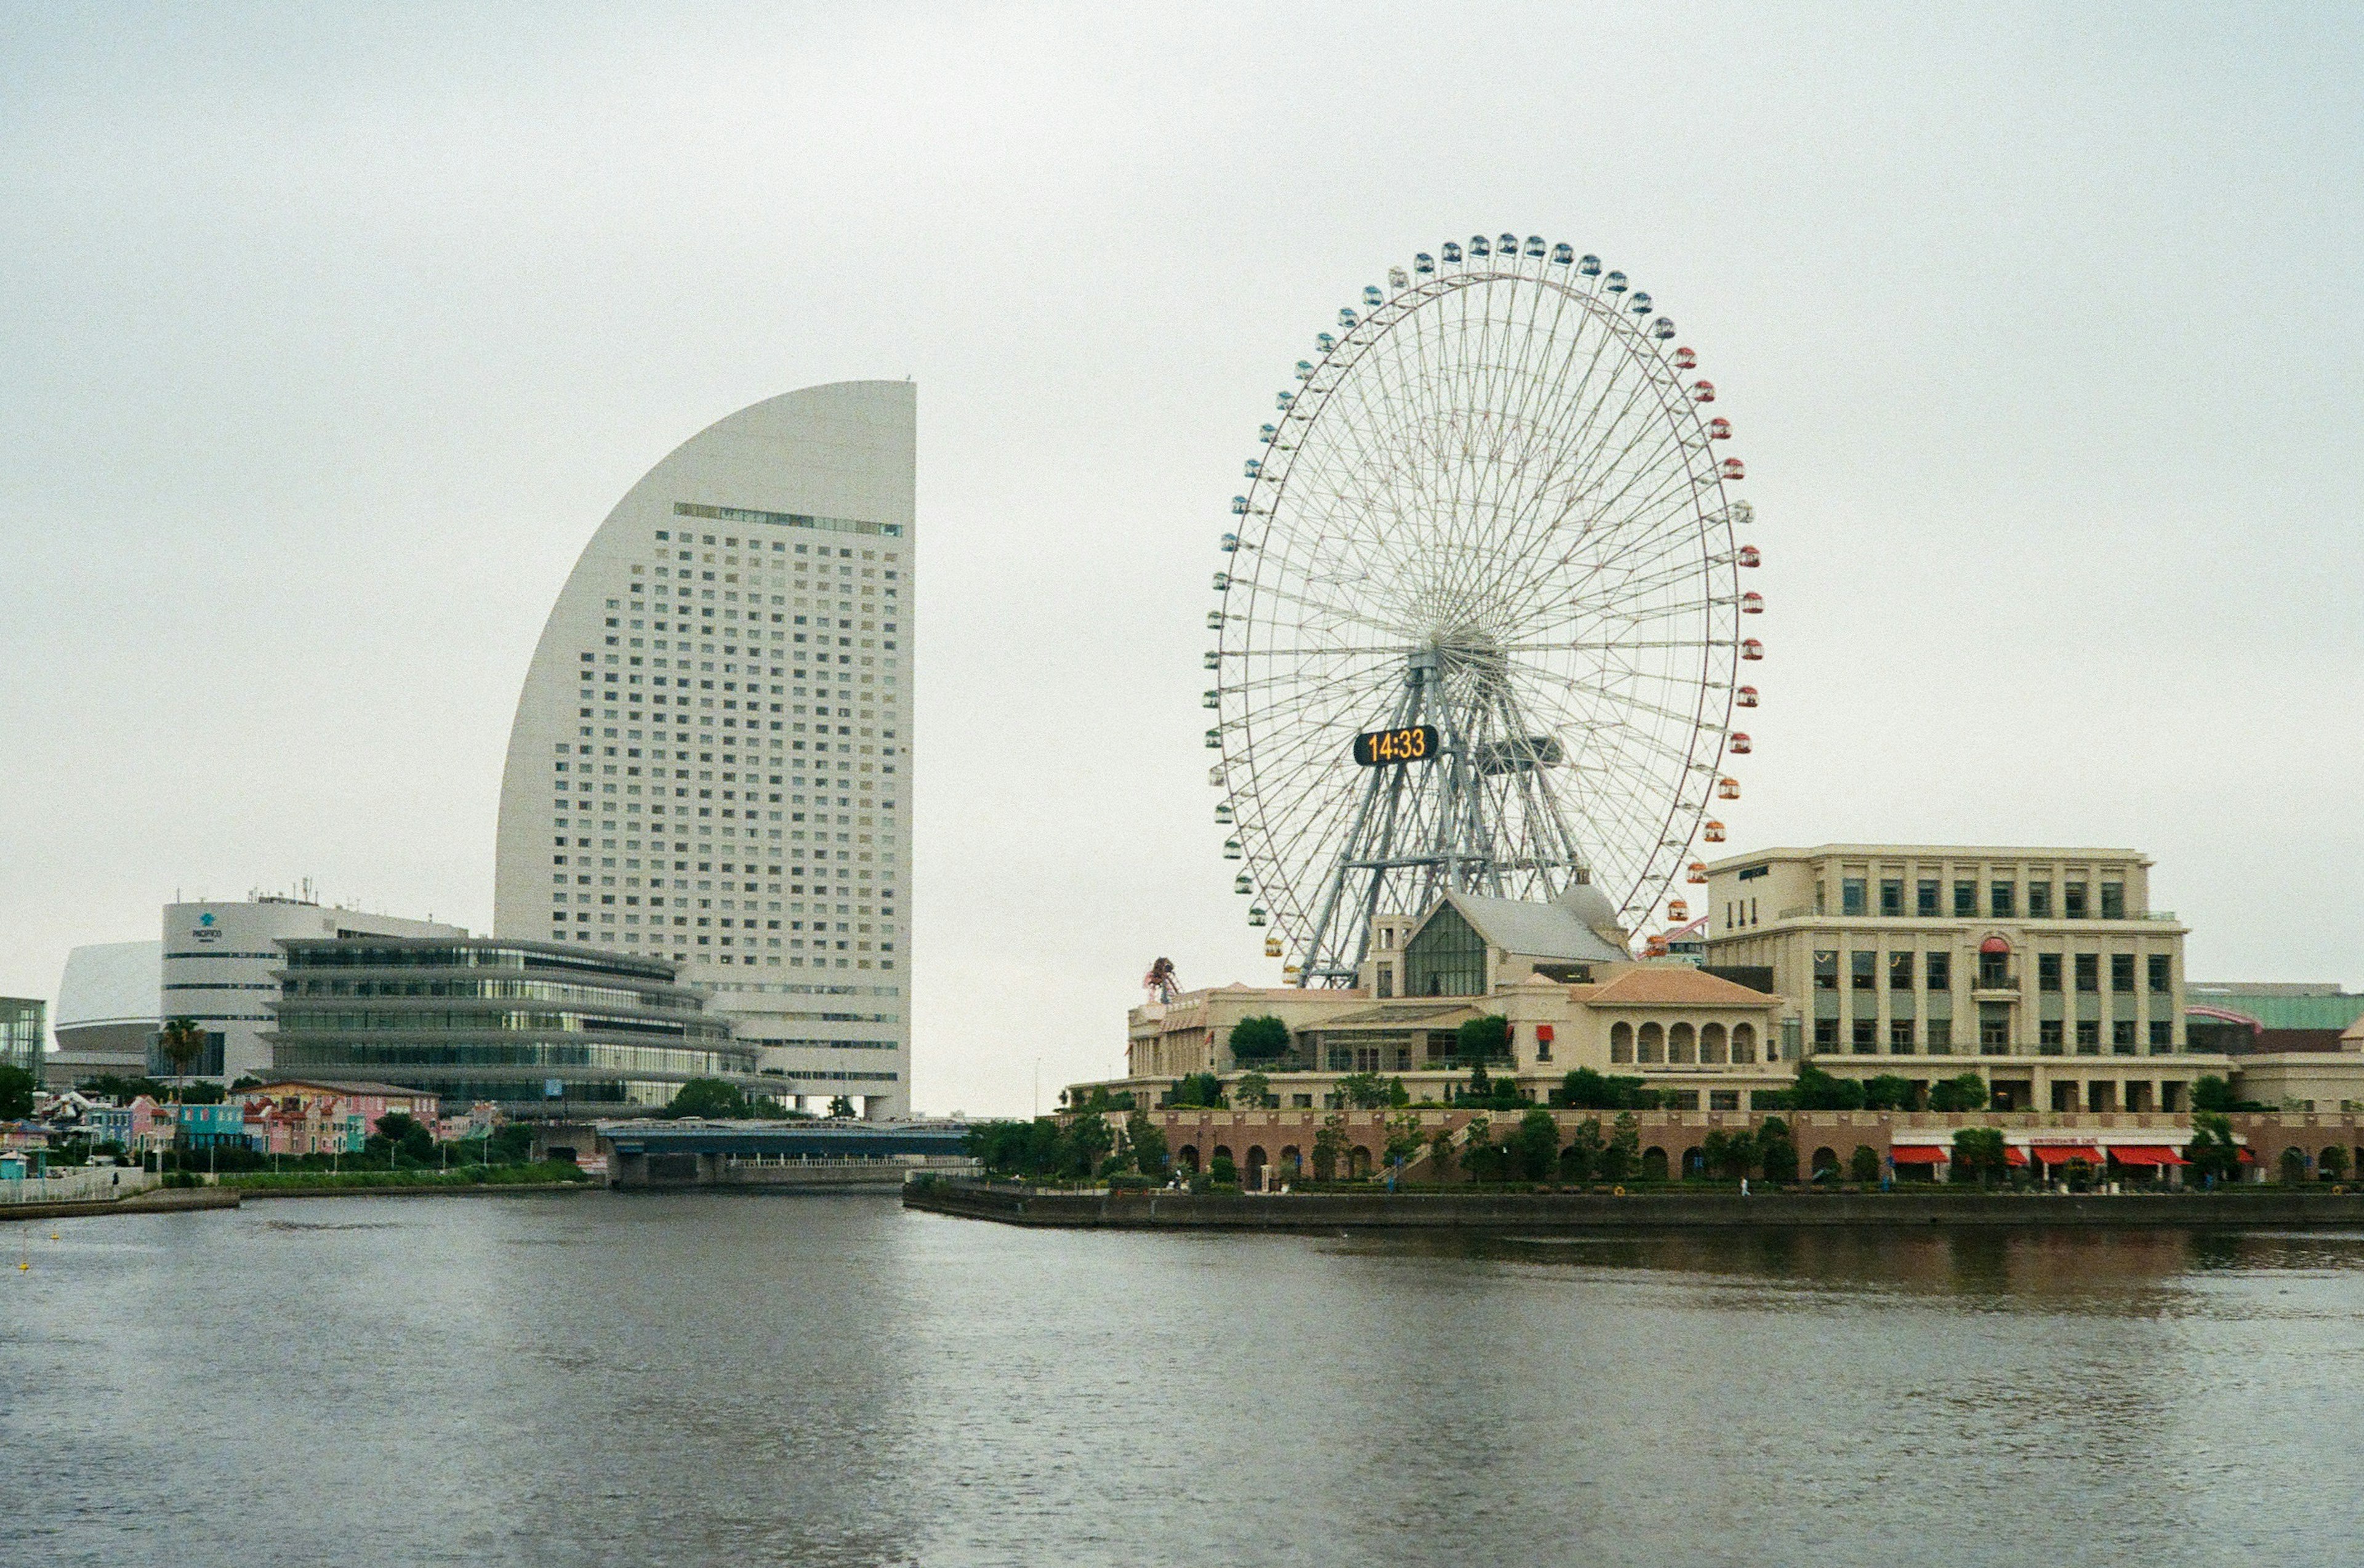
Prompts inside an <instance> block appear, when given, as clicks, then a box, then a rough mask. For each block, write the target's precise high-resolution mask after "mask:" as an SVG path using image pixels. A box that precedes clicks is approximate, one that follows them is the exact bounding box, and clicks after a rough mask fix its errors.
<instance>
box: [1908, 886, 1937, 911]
mask: <svg viewBox="0 0 2364 1568" xmlns="http://www.w3.org/2000/svg"><path fill="white" fill-rule="evenodd" d="M1913 894H1914V904H1913V909H1914V912H1915V913H1917V914H1919V915H1920V916H1921V917H1923V918H1924V919H1935V918H1936V916H1937V883H1936V879H1935V878H1934V877H1925V876H1924V877H1923V878H1922V879H1921V884H1920V885H1919V886H1918V887H1916V888H1915V889H1914V890H1913Z"/></svg>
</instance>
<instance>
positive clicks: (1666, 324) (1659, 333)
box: [1650, 316, 1675, 343]
mask: <svg viewBox="0 0 2364 1568" xmlns="http://www.w3.org/2000/svg"><path fill="white" fill-rule="evenodd" d="M1650 336H1651V337H1653V338H1656V339H1657V340H1658V341H1659V342H1661V343H1665V342H1670V341H1672V340H1673V339H1674V336H1675V324H1674V323H1673V322H1671V321H1669V320H1667V318H1666V317H1663V316H1661V317H1658V318H1657V319H1656V321H1653V322H1651V323H1650Z"/></svg>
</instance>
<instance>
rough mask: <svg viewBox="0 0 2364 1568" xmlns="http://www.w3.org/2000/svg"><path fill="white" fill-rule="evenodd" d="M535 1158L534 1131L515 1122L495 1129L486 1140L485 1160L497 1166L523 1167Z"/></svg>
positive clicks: (523, 1124) (521, 1123) (519, 1122)
mask: <svg viewBox="0 0 2364 1568" xmlns="http://www.w3.org/2000/svg"><path fill="white" fill-rule="evenodd" d="M532 1157H533V1129H532V1128H530V1127H529V1126H527V1125H526V1124H525V1123H524V1122H521V1121H513V1122H509V1123H507V1124H506V1125H505V1126H501V1127H496V1128H495V1129H493V1135H492V1136H491V1137H490V1138H487V1139H485V1159H486V1160H487V1161H489V1162H491V1163H493V1164H496V1165H522V1164H524V1163H525V1162H527V1161H528V1160H530V1159H531V1158H532Z"/></svg>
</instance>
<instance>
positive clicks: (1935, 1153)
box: [1888, 1143, 1953, 1165]
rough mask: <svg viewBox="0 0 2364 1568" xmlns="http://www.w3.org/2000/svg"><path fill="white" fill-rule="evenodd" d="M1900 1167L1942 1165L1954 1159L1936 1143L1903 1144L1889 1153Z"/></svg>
mask: <svg viewBox="0 0 2364 1568" xmlns="http://www.w3.org/2000/svg"><path fill="white" fill-rule="evenodd" d="M1888 1157H1889V1158H1890V1160H1893V1161H1895V1162H1897V1163H1898V1164H1900V1165H1941V1164H1944V1163H1945V1162H1946V1161H1948V1160H1950V1159H1952V1158H1953V1156H1952V1155H1950V1154H1949V1153H1947V1152H1946V1151H1945V1150H1943V1149H1940V1148H1938V1147H1937V1146H1936V1145H1935V1144H1934V1143H1901V1144H1899V1145H1897V1146H1896V1147H1895V1148H1893V1149H1890V1151H1888Z"/></svg>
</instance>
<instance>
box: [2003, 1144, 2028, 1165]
mask: <svg viewBox="0 0 2364 1568" xmlns="http://www.w3.org/2000/svg"><path fill="white" fill-rule="evenodd" d="M2002 1162H2003V1163H2004V1164H2006V1165H2024V1164H2026V1163H2027V1151H2026V1150H2024V1149H2022V1148H2021V1147H2020V1146H2019V1145H2018V1144H2016V1143H2007V1144H2005V1145H2003V1151H2002Z"/></svg>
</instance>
